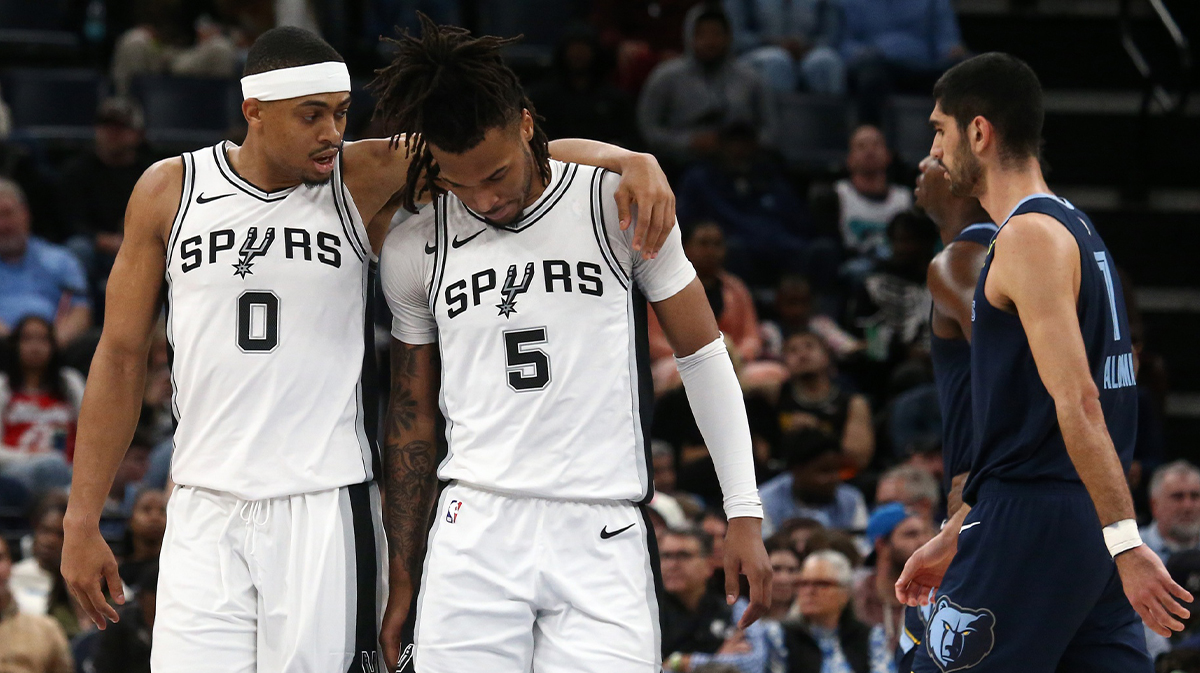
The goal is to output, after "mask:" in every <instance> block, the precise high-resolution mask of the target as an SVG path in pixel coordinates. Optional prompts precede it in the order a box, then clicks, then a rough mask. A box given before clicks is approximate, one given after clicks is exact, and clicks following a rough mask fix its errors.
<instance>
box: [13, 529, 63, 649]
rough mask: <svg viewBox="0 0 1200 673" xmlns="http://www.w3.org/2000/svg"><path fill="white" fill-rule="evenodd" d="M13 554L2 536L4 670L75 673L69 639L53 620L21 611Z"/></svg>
mask: <svg viewBox="0 0 1200 673" xmlns="http://www.w3.org/2000/svg"><path fill="white" fill-rule="evenodd" d="M12 571H13V562H12V553H11V552H10V550H9V548H8V542H7V541H6V540H5V539H4V538H3V537H0V671H5V672H6V673H73V671H74V670H75V669H74V665H73V664H72V662H71V650H70V648H69V647H68V646H67V638H66V636H65V635H63V632H62V629H61V628H59V626H58V624H57V623H55V621H54V620H53V619H50V618H49V617H46V616H45V615H37V614H30V613H28V612H25V611H23V610H21V609H20V608H19V606H18V604H17V601H16V600H15V599H14V597H13V593H12V591H10V590H9V578H10V577H11V576H12Z"/></svg>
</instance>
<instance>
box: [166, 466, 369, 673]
mask: <svg viewBox="0 0 1200 673" xmlns="http://www.w3.org/2000/svg"><path fill="white" fill-rule="evenodd" d="M379 513H380V502H379V490H378V488H377V487H376V486H375V485H374V484H357V485H354V486H348V487H345V488H339V489H332V490H328V491H319V492H316V493H306V494H303V495H295V496H290V497H283V498H274V499H270V500H255V501H247V500H240V499H238V498H236V497H235V496H232V495H229V494H227V493H218V492H215V491H209V490H205V489H199V488H191V487H186V486H178V487H176V488H175V491H174V493H173V494H172V495H171V500H170V502H169V503H168V505H167V531H166V536H165V538H164V539H163V547H162V554H161V556H160V561H159V580H158V594H157V607H156V615H155V621H154V643H153V648H152V654H151V658H150V667H151V670H153V671H154V672H155V673H183V672H185V671H186V673H209V672H211V673H302V672H303V673H310V672H311V673H318V672H325V671H329V672H331V673H333V672H337V673H341V672H343V671H349V672H350V673H364V672H366V671H370V672H372V673H374V672H375V671H377V670H379V671H381V670H383V668H382V667H380V666H378V663H379V661H378V660H379V657H378V650H379V646H378V639H379V620H380V616H381V613H380V610H381V607H382V606H383V605H384V597H385V593H384V592H385V590H386V588H385V585H384V582H383V579H382V578H383V572H382V569H385V568H386V567H387V566H386V565H385V559H384V557H383V551H384V550H385V549H386V547H385V542H384V539H383V534H382V521H381V519H380V514H379Z"/></svg>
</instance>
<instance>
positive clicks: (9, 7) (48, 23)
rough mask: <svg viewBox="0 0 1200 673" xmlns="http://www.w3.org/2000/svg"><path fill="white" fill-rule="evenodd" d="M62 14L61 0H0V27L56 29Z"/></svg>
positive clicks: (60, 24)
mask: <svg viewBox="0 0 1200 673" xmlns="http://www.w3.org/2000/svg"><path fill="white" fill-rule="evenodd" d="M63 14H64V8H63V2H62V1H61V0H0V28H6V29H22V30H58V29H60V28H62V23H63Z"/></svg>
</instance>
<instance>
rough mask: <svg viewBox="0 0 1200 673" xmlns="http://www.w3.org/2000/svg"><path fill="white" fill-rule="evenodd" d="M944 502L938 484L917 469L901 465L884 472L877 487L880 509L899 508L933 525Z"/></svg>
mask: <svg viewBox="0 0 1200 673" xmlns="http://www.w3.org/2000/svg"><path fill="white" fill-rule="evenodd" d="M941 499H942V491H941V487H940V486H938V482H937V480H936V479H934V478H933V476H931V475H930V474H929V473H928V472H925V471H924V470H921V469H920V468H917V467H915V466H913V465H897V466H896V467H893V468H892V469H890V470H888V471H887V472H884V473H883V476H882V477H880V478H879V485H878V486H876V487H875V503H876V504H877V505H885V504H888V503H895V504H899V505H901V506H902V507H904V508H905V509H906V510H908V511H910V512H915V513H916V514H919V515H920V516H922V517H923V518H925V519H926V520H928V521H930V522H932V521H933V518H934V517H933V514H934V511H935V510H936V509H937V507H938V505H939V504H941Z"/></svg>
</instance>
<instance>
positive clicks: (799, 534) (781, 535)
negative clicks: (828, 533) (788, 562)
mask: <svg viewBox="0 0 1200 673" xmlns="http://www.w3.org/2000/svg"><path fill="white" fill-rule="evenodd" d="M822 530H825V527H824V526H822V525H821V522H820V521H817V520H816V519H810V518H808V517H797V518H795V519H788V520H786V521H784V522H783V523H781V524H779V525H778V526H777V527H776V528H775V532H774V533H773V534H772V535H771V538H770V539H769V540H767V542H771V540H775V541H776V542H786V543H787V544H788V545H789V546H790V547H791V549H792V550H793V551H795V552H796V555H797V556H799V557H800V558H804V555H805V553H806V552H805V549H806V548H807V547H808V540H809V539H810V538H811V537H812V536H813V535H815V534H816V533H817V532H818V531H822ZM767 548H768V549H771V548H772V547H771V546H770V545H768V547H767Z"/></svg>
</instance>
